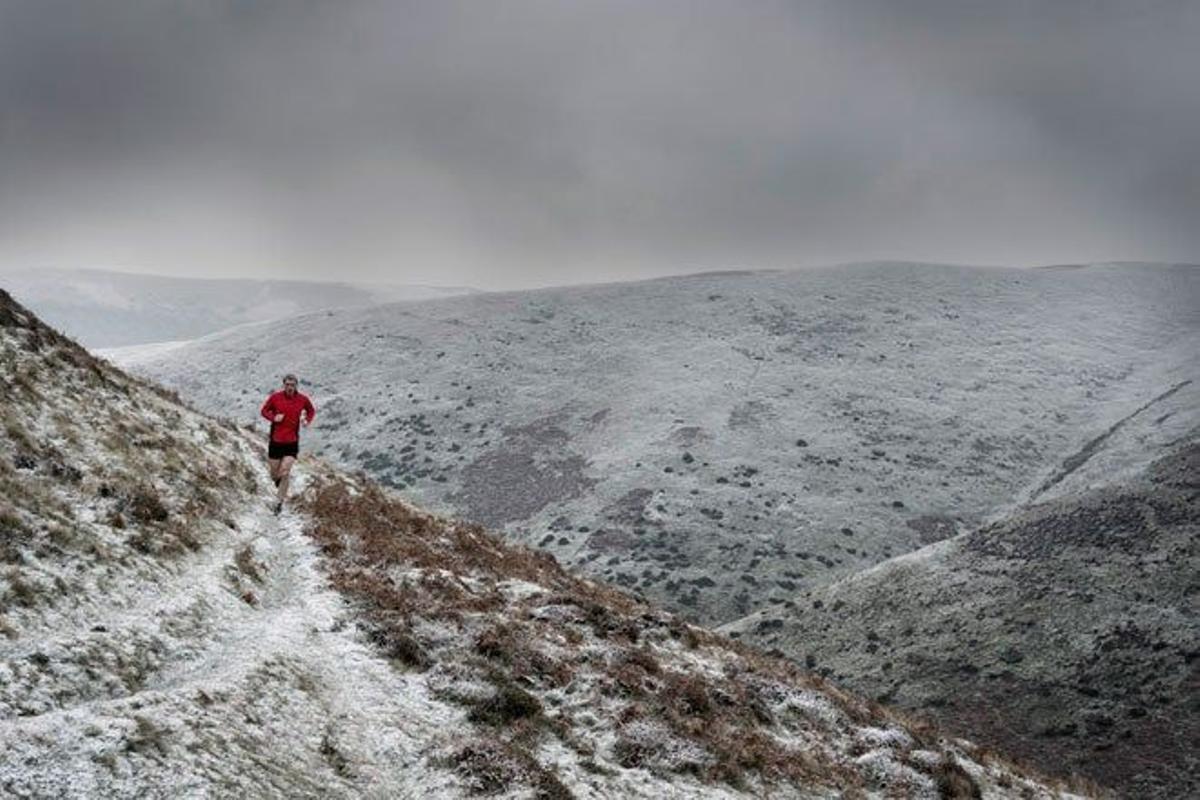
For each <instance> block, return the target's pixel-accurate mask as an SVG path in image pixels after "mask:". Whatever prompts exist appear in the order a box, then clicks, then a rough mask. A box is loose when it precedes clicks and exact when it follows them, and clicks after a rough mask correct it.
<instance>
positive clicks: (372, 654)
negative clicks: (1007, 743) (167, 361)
mask: <svg viewBox="0 0 1200 800" xmlns="http://www.w3.org/2000/svg"><path fill="white" fill-rule="evenodd" d="M0 402H3V403H4V406H5V412H6V413H5V425H4V430H3V436H2V437H0V485H2V488H3V491H2V492H0V497H2V498H3V499H2V500H0V525H2V526H3V533H4V537H3V552H2V556H3V566H2V568H0V634H2V635H0V678H2V680H0V787H3V790H4V793H5V794H6V795H7V796H13V797H29V798H33V797H36V798H50V797H54V798H62V797H80V798H82V797H97V796H105V797H133V796H137V797H166V796H178V795H181V794H183V795H201V796H203V795H211V794H219V795H222V796H229V795H242V796H248V797H268V796H320V797H356V796H363V795H369V796H387V797H458V796H463V795H465V794H468V793H473V792H474V793H489V794H497V793H499V794H502V795H504V796H506V797H543V798H566V797H597V798H598V797H611V796H622V797H646V798H659V797H666V796H670V797H724V796H730V797H732V796H761V795H762V794H763V793H765V792H770V793H771V795H772V796H776V797H834V796H839V797H854V796H858V797H882V796H894V795H896V794H897V793H899V794H901V795H904V796H911V797H980V796H984V797H1063V796H1068V795H1066V794H1065V793H1063V792H1062V791H1061V790H1060V789H1059V788H1056V785H1054V784H1051V783H1047V782H1046V781H1045V780H1044V779H1038V778H1036V777H1035V776H1033V775H1032V773H1029V772H1028V771H1025V770H1020V769H1017V768H1015V767H1013V766H1012V765H1011V764H1010V763H1009V762H1006V761H1005V760H1003V759H1001V758H999V757H997V756H995V755H994V754H992V753H990V752H988V751H984V750H980V749H978V748H976V747H974V746H973V745H971V744H969V743H968V742H965V741H962V740H958V739H946V738H944V737H942V736H940V735H939V734H938V733H937V731H936V730H934V729H933V728H931V727H929V726H927V725H924V724H918V723H915V722H913V721H911V720H908V719H906V718H904V717H902V716H900V715H898V714H895V713H893V712H891V711H889V710H887V709H885V708H883V707H881V706H879V705H877V704H875V703H872V702H867V701H864V700H861V699H858V698H855V697H854V696H852V695H849V694H846V693H844V692H842V691H840V690H838V689H837V688H835V687H834V686H832V685H831V684H828V683H826V682H825V681H824V680H822V679H821V678H819V677H815V676H810V675H806V674H804V673H801V672H800V671H798V670H797V669H796V668H795V667H794V666H792V665H790V664H789V663H787V662H784V661H780V660H775V659H772V658H770V657H767V656H763V655H761V654H758V653H757V652H755V651H753V650H751V649H748V648H746V647H744V646H740V645H737V644H735V643H733V642H731V641H729V640H728V639H724V638H722V637H719V636H715V635H713V634H710V633H707V632H705V631H702V630H700V629H697V628H694V627H692V626H690V625H688V624H687V623H685V622H683V621H681V620H679V619H677V618H674V617H672V616H671V615H669V614H665V613H663V612H661V611H658V610H656V609H654V608H652V607H650V606H647V605H644V604H642V603H640V602H638V601H637V600H635V599H633V598H631V597H629V596H628V595H625V594H622V593H620V592H618V591H616V590H614V589H611V588H606V587H604V586H601V585H599V584H595V583H592V582H590V581H587V580H584V579H581V578H578V577H575V576H573V575H571V574H569V573H568V572H566V571H564V570H563V569H562V568H560V567H559V566H558V565H557V564H556V563H555V561H554V560H553V559H552V558H551V557H549V556H547V555H545V554H537V553H535V552H533V551H529V550H525V549H522V548H520V547H516V546H513V545H508V544H505V543H503V542H502V541H501V540H499V539H497V538H495V537H492V536H490V535H489V534H487V533H486V532H485V531H483V530H482V529H480V528H478V527H476V526H472V525H466V524H462V523H457V522H453V521H450V520H446V519H442V518H439V517H436V516H432V515H429V514H426V513H424V512H421V511H419V510H417V509H415V508H413V507H412V506H410V505H408V504H406V503H405V502H403V501H402V500H400V499H399V498H398V497H397V496H395V495H392V494H389V493H388V492H387V491H386V490H383V489H380V488H379V487H378V486H376V485H374V484H371V483H369V482H366V481H365V479H363V478H358V477H352V476H347V475H345V474H344V473H340V472H338V471H336V470H334V469H332V468H330V467H327V466H324V465H323V464H322V463H320V462H317V461H313V460H311V459H305V460H304V461H303V462H302V465H301V467H300V470H299V475H298V478H299V483H300V485H301V488H302V489H303V497H302V498H301V499H300V500H299V502H298V503H297V505H296V506H294V507H293V508H290V509H289V510H287V511H285V513H284V515H283V516H282V517H280V518H276V517H274V516H272V515H270V514H269V512H268V510H267V504H266V503H265V502H264V501H265V498H266V497H267V495H268V486H267V482H266V480H265V474H264V471H263V469H262V467H261V463H260V459H261V444H260V443H259V442H258V441H257V438H256V437H254V436H251V435H248V434H247V433H246V432H245V431H243V430H240V429H238V428H236V427H234V426H232V425H230V424H228V423H223V422H218V421H216V420H214V419H212V418H209V417H206V416H204V415H202V414H199V413H197V412H195V411H193V410H191V409H190V408H188V407H186V406H184V405H181V404H180V403H179V402H177V401H176V399H175V398H174V397H173V396H172V395H170V393H167V392H164V391H163V390H161V389H157V388H156V387H154V386H152V385H149V384H146V383H143V382H141V381H139V380H137V379H133V378H130V377H129V376H127V375H125V374H123V373H121V372H120V371H118V370H116V369H114V368H112V367H111V366H109V365H107V364H105V363H104V362H101V361H97V360H95V359H94V358H92V357H91V356H90V355H89V354H88V353H87V352H86V351H84V350H83V349H82V348H80V347H78V346H77V345H75V344H74V343H72V342H70V341H69V340H67V339H65V338H63V337H62V336H60V335H58V334H57V333H55V332H54V331H53V330H51V329H49V328H47V327H45V326H44V325H42V324H41V323H40V322H38V321H37V320H36V319H35V318H34V317H33V316H32V315H31V314H30V313H29V312H28V311H26V310H25V309H23V308H21V307H20V306H19V305H17V304H15V303H14V302H13V301H12V300H11V298H10V297H9V296H8V295H7V294H6V293H2V292H0Z"/></svg>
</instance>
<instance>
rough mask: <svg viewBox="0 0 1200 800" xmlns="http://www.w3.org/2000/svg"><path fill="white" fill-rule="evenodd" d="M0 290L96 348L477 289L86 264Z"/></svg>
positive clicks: (0, 283) (18, 279) (21, 273)
mask: <svg viewBox="0 0 1200 800" xmlns="http://www.w3.org/2000/svg"><path fill="white" fill-rule="evenodd" d="M0 287H3V288H4V289H7V290H8V291H9V292H11V293H12V294H13V296H14V297H16V298H17V299H18V300H20V301H21V302H23V303H25V304H26V305H27V306H29V307H30V308H31V309H33V310H34V311H35V312H36V313H37V314H38V315H39V316H40V317H42V318H43V319H45V320H46V322H47V323H49V324H51V325H53V326H55V327H57V328H58V329H60V330H62V331H64V332H65V333H67V334H68V335H70V336H73V337H75V338H76V339H78V340H79V341H80V342H82V343H83V344H84V345H86V346H88V347H91V348H106V347H123V346H127V345H137V344H145V343H150V342H164V341H175V340H183V339H193V338H196V337H197V336H203V335H204V334H207V333H212V332H214V331H218V330H221V329H223V328H228V327H230V326H233V325H238V324H242V323H246V322H262V321H265V320H270V319H279V318H283V317H294V316H296V315H298V314H304V313H307V312H312V311H317V310H320V309H325V308H348V307H356V306H368V305H373V304H375V303H381V302H394V301H398V300H423V299H428V298H432V297H448V296H452V295H457V294H465V293H470V292H472V291H474V290H472V289H466V288H459V287H438V286H388V285H356V284H349V283H315V282H308V281H258V280H207V279H199V278H171V277H165V276H155V275H138V274H134V273H127V272H112V271H107V270H89V269H36V270H34V269H28V270H14V271H7V272H0Z"/></svg>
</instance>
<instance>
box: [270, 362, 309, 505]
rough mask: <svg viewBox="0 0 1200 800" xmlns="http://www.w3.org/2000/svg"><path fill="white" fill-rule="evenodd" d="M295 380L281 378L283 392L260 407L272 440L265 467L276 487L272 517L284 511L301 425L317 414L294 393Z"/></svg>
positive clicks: (304, 400)
mask: <svg viewBox="0 0 1200 800" xmlns="http://www.w3.org/2000/svg"><path fill="white" fill-rule="evenodd" d="M296 384H297V381H296V376H295V375H292V374H291V373H290V372H289V373H288V374H287V375H284V376H283V389H282V391H278V392H275V393H274V394H272V395H271V396H270V397H268V398H267V402H265V403H263V407H262V412H261V413H262V415H263V417H264V418H265V419H267V420H269V421H270V423H271V440H270V443H269V444H268V445H267V465H268V466H269V467H270V468H271V480H273V481H275V485H276V486H278V487H279V494H278V495H277V496H276V498H275V513H276V514H277V515H278V514H279V512H280V511H282V510H283V501H284V500H285V499H286V498H287V490H288V475H289V474H291V471H292V465H293V464H295V463H296V456H297V455H299V453H300V425H301V424H302V423H303V425H304V427H306V428H307V427H308V426H309V425H311V424H312V421H313V418H314V417H315V416H316V415H317V410H316V409H315V408H313V404H312V401H311V400H309V399H308V397H307V396H305V395H303V394H301V393H300V392H298V391H296Z"/></svg>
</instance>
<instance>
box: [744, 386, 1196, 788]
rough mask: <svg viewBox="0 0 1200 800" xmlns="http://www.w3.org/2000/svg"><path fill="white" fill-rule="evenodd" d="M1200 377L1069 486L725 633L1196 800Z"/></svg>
mask: <svg viewBox="0 0 1200 800" xmlns="http://www.w3.org/2000/svg"><path fill="white" fill-rule="evenodd" d="M1198 384H1200V381H1198V380H1196V379H1191V382H1190V383H1185V382H1183V381H1181V382H1180V383H1179V384H1177V386H1178V387H1179V389H1178V391H1176V392H1173V393H1172V395H1171V396H1170V397H1167V398H1163V399H1162V400H1161V401H1160V402H1159V403H1157V404H1156V405H1155V406H1154V407H1153V408H1152V409H1147V410H1146V413H1145V414H1144V415H1139V416H1138V417H1136V418H1134V419H1131V420H1130V421H1129V422H1128V424H1127V426H1125V427H1124V428H1123V429H1122V430H1120V431H1118V432H1116V433H1114V435H1113V438H1115V439H1119V441H1116V442H1103V443H1101V444H1098V445H1097V446H1096V447H1095V448H1093V452H1092V453H1091V456H1092V458H1091V459H1090V460H1092V461H1095V462H1096V463H1095V464H1094V465H1093V464H1088V465H1087V466H1086V467H1084V468H1085V469H1088V470H1089V471H1091V473H1092V474H1091V475H1090V476H1088V477H1087V478H1086V479H1084V480H1076V481H1074V482H1073V483H1074V485H1071V486H1069V488H1066V489H1065V490H1057V491H1052V492H1048V493H1047V494H1046V495H1045V496H1044V497H1040V498H1039V500H1038V502H1036V503H1033V504H1031V505H1029V506H1028V507H1026V508H1022V509H1020V510H1018V511H1016V512H1014V513H1013V514H1011V515H1009V516H1006V517H1005V518H1003V519H1001V520H998V521H996V522H993V523H991V524H989V525H984V526H981V527H979V528H977V529H974V530H971V531H969V532H965V533H962V534H959V535H957V536H955V537H953V538H951V539H949V540H947V541H944V542H940V543H938V544H934V545H930V546H929V547H927V548H924V549H922V550H918V551H916V552H914V553H910V554H906V555H904V556H899V557H897V558H894V559H892V560H890V561H887V562H885V563H883V564H881V565H879V566H877V567H875V568H873V569H869V570H865V571H863V572H861V573H859V574H856V575H852V576H850V577H847V578H844V579H842V580H839V581H837V582H835V583H833V584H830V585H827V586H822V587H816V588H813V589H810V590H806V591H804V592H802V593H799V594H798V595H797V596H796V597H795V598H794V600H795V606H794V608H793V609H790V610H787V611H784V612H783V613H779V612H775V611H763V612H759V613H756V614H753V615H751V616H750V617H747V618H746V619H743V620H739V621H738V622H736V623H733V624H730V625H727V626H725V627H724V628H722V630H723V631H725V632H726V633H729V634H730V635H733V636H740V637H741V638H742V640H743V641H749V642H753V643H754V644H756V645H758V646H760V647H764V648H773V649H778V650H781V651H783V652H787V653H789V654H792V655H793V656H794V657H795V658H796V659H797V660H798V661H800V662H801V663H804V664H806V665H807V666H808V667H809V668H810V669H815V670H819V671H820V672H821V674H823V675H826V676H828V677H830V678H832V679H835V680H837V681H839V682H842V683H845V684H846V685H849V686H851V687H853V688H854V689H856V690H857V691H861V692H864V693H867V694H869V695H870V696H872V697H876V698H878V699H879V700H881V701H883V702H887V703H895V704H898V705H900V706H901V707H903V708H906V709H908V710H911V711H920V712H922V713H924V714H927V715H929V716H930V717H931V718H933V719H936V720H938V722H939V723H941V724H943V725H946V726H947V727H948V728H950V729H951V730H954V731H957V732H959V733H961V734H963V735H968V736H970V737H972V738H973V739H976V740H978V741H981V742H982V743H985V744H987V745H989V746H992V747H996V748H998V749H1000V750H1002V751H1004V752H1009V753H1015V754H1018V755H1020V756H1021V757H1022V758H1026V759H1028V760H1030V761H1031V762H1033V763H1036V764H1040V765H1042V766H1043V767H1050V766H1053V767H1054V768H1056V769H1057V768H1061V767H1062V766H1063V765H1066V766H1067V767H1068V768H1070V769H1072V770H1076V771H1078V772H1081V773H1083V774H1086V775H1088V776H1089V777H1091V778H1093V779H1095V780H1097V781H1099V782H1101V783H1103V784H1105V785H1108V786H1112V787H1114V788H1117V789H1119V790H1120V792H1121V796H1123V797H1129V798H1150V797H1158V798H1164V799H1167V798H1179V797H1196V796H1198V794H1200V765H1198V764H1197V761H1196V742H1198V741H1200V704H1198V703H1197V700H1198V699H1200V674H1198V672H1197V669H1198V666H1197V665H1198V663H1200V600H1198V597H1200V547H1198V544H1197V543H1198V542H1200V419H1198V418H1197V409H1198V408H1200V385H1198ZM1175 418H1181V419H1180V420H1179V424H1178V425H1170V423H1172V422H1173V420H1174V419H1175ZM1169 425H1170V427H1168V426H1169ZM1131 449H1138V450H1141V451H1143V452H1144V453H1149V454H1151V456H1152V457H1153V462H1152V463H1151V464H1150V465H1149V466H1146V467H1144V468H1137V469H1135V470H1134V471H1133V472H1132V473H1130V472H1129V471H1128V470H1126V469H1122V468H1120V467H1119V466H1118V465H1119V464H1121V463H1122V462H1123V461H1124V460H1125V459H1126V457H1127V455H1128V452H1129V450H1131ZM1112 451H1116V452H1112ZM1121 451H1125V452H1121ZM1067 461H1068V464H1071V463H1077V462H1078V459H1068V460H1067ZM1069 480H1070V479H1067V480H1065V481H1064V483H1067V482H1068V481H1069Z"/></svg>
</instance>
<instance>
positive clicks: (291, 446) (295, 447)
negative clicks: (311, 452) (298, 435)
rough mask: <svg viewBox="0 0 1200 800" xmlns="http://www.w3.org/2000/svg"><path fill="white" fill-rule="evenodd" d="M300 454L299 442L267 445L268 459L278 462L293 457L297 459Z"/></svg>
mask: <svg viewBox="0 0 1200 800" xmlns="http://www.w3.org/2000/svg"><path fill="white" fill-rule="evenodd" d="M299 454H300V443H299V442H271V443H270V444H269V445H267V458H269V459H271V460H273V461H274V460H278V459H281V458H286V457H287V456H291V457H292V458H295V457H296V456H298V455H299Z"/></svg>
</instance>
